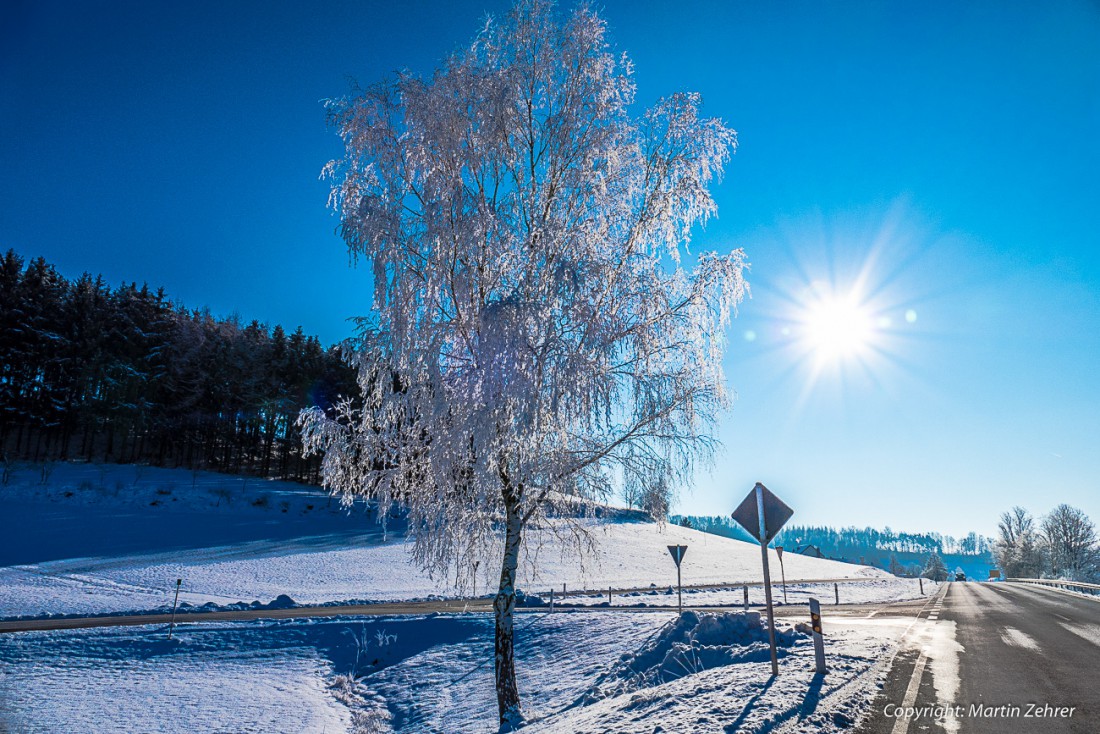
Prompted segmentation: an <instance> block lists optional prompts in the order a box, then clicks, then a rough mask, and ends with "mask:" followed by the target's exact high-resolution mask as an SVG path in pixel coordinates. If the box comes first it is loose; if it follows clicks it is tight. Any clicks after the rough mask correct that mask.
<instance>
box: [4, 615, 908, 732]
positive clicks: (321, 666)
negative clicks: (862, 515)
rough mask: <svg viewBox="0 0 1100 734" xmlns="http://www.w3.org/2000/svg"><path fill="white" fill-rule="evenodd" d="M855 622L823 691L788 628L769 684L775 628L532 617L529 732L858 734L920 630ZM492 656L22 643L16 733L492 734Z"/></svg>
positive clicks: (244, 627)
mask: <svg viewBox="0 0 1100 734" xmlns="http://www.w3.org/2000/svg"><path fill="white" fill-rule="evenodd" d="M844 624H845V625H847V626H834V627H833V628H829V629H827V635H828V637H827V639H828V647H827V651H828V655H829V664H830V673H829V674H828V675H826V676H824V677H823V678H822V677H815V676H814V675H813V652H812V646H811V644H810V642H809V637H808V636H807V635H806V634H804V633H798V632H796V631H794V630H783V629H782V628H781V638H782V640H781V643H782V644H781V647H780V654H781V661H780V665H781V672H780V676H779V677H778V678H777V679H775V680H774V681H773V682H771V683H769V680H770V675H769V673H770V671H769V667H768V666H769V663H768V649H767V644H766V642H765V639H766V638H765V633H764V628H763V626H762V625H761V624H760V620H759V615H757V614H752V613H750V614H749V615H747V617H746V616H745V615H741V614H726V615H720V616H715V615H707V614H701V615H695V614H693V613H691V612H688V613H686V614H685V615H684V618H683V620H680V621H677V619H676V616H675V615H674V614H668V613H643V614H639V613H627V612H605V613H596V612H584V611H572V612H556V613H553V614H525V615H521V617H520V618H519V620H518V622H517V626H518V634H517V642H516V644H517V660H518V662H517V669H518V675H519V681H520V686H521V691H522V693H523V697H524V707H525V713H526V715H527V717H528V718H529V720H531V721H532V725H531V726H530V727H529V728H528V730H529V731H531V732H533V733H534V732H565V733H569V734H579V733H580V732H592V733H594V734H598V733H601V732H641V731H645V732H653V731H663V732H684V731H697V732H710V731H714V732H720V731H724V730H728V731H734V730H736V731H745V732H751V731H760V730H773V727H775V726H776V725H777V724H786V725H789V726H792V727H796V728H799V729H802V730H807V729H808V730H812V731H822V732H830V731H840V730H844V729H846V728H848V727H849V726H850V725H851V724H852V723H853V722H854V721H855V720H856V719H857V718H858V716H859V712H860V710H861V708H862V707H863V706H864V705H865V703H866V701H867V700H869V698H870V697H871V696H872V695H873V694H874V692H875V691H876V690H877V684H878V681H879V678H880V676H881V674H882V673H883V672H884V666H883V662H884V660H885V659H886V657H887V656H888V655H889V652H890V650H891V648H892V646H893V645H894V644H896V641H897V638H898V636H899V635H900V633H901V631H902V629H903V625H900V624H899V623H898V622H892V623H891V622H888V621H883V620H860V621H852V622H846V623H844ZM491 651H492V620H491V619H490V618H489V617H487V616H484V615H478V616H473V615H468V616H449V615H442V616H430V617H414V618H408V617H404V618H399V617H392V618H378V617H371V618H348V619H340V620H293V621H278V622H272V621H260V622H249V623H234V624H213V623H196V624H189V625H186V626H184V627H182V628H178V629H177V634H176V637H175V639H174V640H172V641H171V642H169V641H168V640H166V639H165V630H164V629H163V628H159V627H157V628H154V627H142V628H128V629H109V630H94V631H79V632H34V633H22V634H19V635H6V636H4V637H0V663H2V666H3V670H4V673H3V675H0V700H2V701H3V702H4V704H5V705H4V707H3V708H0V731H13V732H25V733H26V734H39V733H41V734H47V733H52V732H61V731H74V732H75V731H79V732H97V733H99V734H129V733H130V732H135V731H141V732H173V733H174V732H180V733H183V732H194V731H205V732H302V733H313V734H322V733H324V732H329V733H331V732H344V731H347V732H352V733H353V734H364V733H365V732H389V731H394V732H409V733H412V732H441V733H443V734H459V733H461V732H491V731H494V730H495V728H496V727H495V725H494V723H493V722H494V721H495V718H496V701H495V698H494V693H493V685H492V653H491ZM352 674H354V679H355V680H354V682H352V681H351V678H350V677H345V676H351V675H352ZM5 726H6V727H7V729H5ZM730 727H732V728H730Z"/></svg>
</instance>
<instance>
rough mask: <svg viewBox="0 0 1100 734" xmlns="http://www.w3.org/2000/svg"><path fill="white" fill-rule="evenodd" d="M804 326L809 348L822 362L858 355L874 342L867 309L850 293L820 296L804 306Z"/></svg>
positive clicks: (871, 323)
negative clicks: (805, 309)
mask: <svg viewBox="0 0 1100 734" xmlns="http://www.w3.org/2000/svg"><path fill="white" fill-rule="evenodd" d="M804 325H805V338H806V340H807V342H808V344H809V346H810V348H811V349H812V351H813V352H814V353H815V354H817V355H818V357H820V358H823V359H829V360H832V359H841V358H846V357H853V356H858V355H859V354H860V353H862V352H864V351H865V350H866V349H867V348H868V346H869V345H870V344H871V342H872V340H873V339H874V332H875V324H874V320H873V319H872V317H871V314H870V313H869V310H868V309H867V308H866V307H864V306H862V305H861V304H860V303H859V302H858V300H857V299H856V298H855V297H854V296H853V295H851V294H849V295H845V296H833V295H830V296H824V297H822V298H819V299H817V300H815V301H814V302H813V303H810V304H808V308H807V311H806V314H805V319H804Z"/></svg>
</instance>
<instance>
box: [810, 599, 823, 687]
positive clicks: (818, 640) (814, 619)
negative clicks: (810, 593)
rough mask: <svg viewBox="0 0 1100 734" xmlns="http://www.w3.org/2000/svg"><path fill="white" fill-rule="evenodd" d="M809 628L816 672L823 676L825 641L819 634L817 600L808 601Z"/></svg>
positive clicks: (818, 605) (819, 620)
mask: <svg viewBox="0 0 1100 734" xmlns="http://www.w3.org/2000/svg"><path fill="white" fill-rule="evenodd" d="M810 627H812V628H813V637H814V662H815V664H816V671H817V673H819V674H820V675H824V674H825V670H826V668H825V639H824V637H822V633H821V602H819V601H818V600H817V599H810Z"/></svg>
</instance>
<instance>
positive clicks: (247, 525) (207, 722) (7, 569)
mask: <svg viewBox="0 0 1100 734" xmlns="http://www.w3.org/2000/svg"><path fill="white" fill-rule="evenodd" d="M0 499H2V501H3V503H4V507H5V512H4V513H2V514H0V617H9V618H10V617H17V616H25V615H40V614H78V613H109V612H121V611H128V610H149V609H157V608H163V607H165V606H168V605H169V604H170V603H171V594H172V591H173V590H174V586H175V579H177V578H182V579H183V592H182V594H181V601H184V602H187V603H189V604H193V605H194V604H203V603H206V602H214V603H216V604H229V603H233V602H237V601H251V600H254V599H255V600H263V601H268V600H272V599H275V598H276V597H277V596H279V595H283V594H285V595H289V596H290V597H293V599H294V600H296V601H297V602H299V603H323V602H332V601H340V600H353V599H354V600H378V601H382V600H401V599H412V598H425V597H428V596H429V595H455V594H456V593H457V592H456V591H455V586H454V579H450V580H433V579H432V578H430V577H429V576H428V575H427V574H425V573H423V572H421V571H419V570H418V569H417V568H416V567H415V566H414V564H413V563H412V562H411V559H410V556H409V549H408V547H407V546H406V545H405V544H404V543H403V542H402V541H401V539H400V538H398V537H394V536H393V534H392V532H391V534H390V536H389V537H386V536H385V535H384V534H383V532H382V530H381V528H380V527H379V526H378V525H377V523H376V519H377V518H375V517H373V516H371V515H370V514H369V513H368V512H367V510H366V509H365V508H364V507H357V508H353V509H352V510H350V511H348V510H346V509H343V508H340V507H339V505H338V503H337V502H335V501H330V500H329V498H328V497H327V496H326V495H324V494H322V493H319V492H317V491H316V490H311V489H309V488H306V487H301V486H298V485H294V484H288V483H281V482H265V481H261V480H257V479H248V480H246V479H242V478H239V477H226V476H222V475H216V474H208V473H203V472H190V471H170V470H158V469H153V468H140V467H98V466H89V465H59V466H57V467H56V468H54V470H53V471H52V473H50V474H49V476H48V477H46V478H45V481H43V476H42V473H41V472H40V470H38V469H37V468H34V467H26V468H23V469H22V470H21V471H19V472H17V473H16V474H15V476H14V477H13V478H12V480H11V481H10V482H9V483H8V484H7V485H6V486H2V487H0ZM589 530H590V532H591V534H592V537H593V538H594V540H595V541H596V542H597V547H596V551H595V553H594V554H593V555H592V556H591V557H589V558H587V559H586V560H585V561H584V563H581V562H579V560H578V559H577V558H576V557H575V556H574V555H573V554H572V553H571V552H562V551H561V549H560V547H558V546H555V545H554V544H553V542H552V540H550V539H549V534H548V533H547V534H546V536H545V537H543V538H541V539H540V538H538V537H536V538H535V540H536V541H539V540H542V541H543V542H542V544H541V546H539V544H538V543H537V542H536V544H535V546H536V547H537V548H538V550H537V561H538V569H537V571H538V574H537V575H536V574H535V573H534V571H535V569H534V567H533V565H534V564H533V563H532V562H530V561H532V559H533V553H534V551H533V553H532V557H531V558H529V559H528V560H529V562H528V563H527V564H526V566H525V567H524V569H523V578H522V580H521V586H522V588H524V589H526V590H527V591H528V592H531V593H543V594H544V593H545V591H546V590H547V589H549V588H551V587H553V588H556V589H559V590H560V589H561V586H562V584H565V585H566V587H567V588H568V589H569V590H576V589H584V588H588V589H592V590H593V593H591V594H588V595H580V596H571V597H569V598H568V599H567V600H566V603H567V604H568V605H570V606H572V607H574V608H572V609H559V610H558V611H556V612H555V613H553V614H550V613H546V612H544V611H542V610H536V611H534V612H530V613H525V614H522V615H520V616H519V618H518V620H517V628H518V630H519V631H518V636H517V660H518V676H519V682H520V687H521V692H522V695H523V700H524V710H525V713H526V715H527V716H528V718H529V720H530V721H531V722H532V723H531V726H530V730H531V731H533V732H542V731H546V732H637V731H645V732H657V731H661V732H679V731H701V732H706V731H723V730H733V729H728V727H733V728H734V729H736V730H738V731H763V730H767V731H773V730H783V728H784V727H793V729H792V730H797V729H803V728H809V729H810V730H813V731H834V730H838V731H839V730H843V729H845V728H848V727H849V726H850V725H851V724H852V723H853V722H854V721H855V720H856V719H857V718H858V715H859V712H860V710H861V707H862V706H863V705H864V704H865V702H866V701H867V700H868V698H869V697H870V696H871V695H872V694H873V692H874V691H875V690H876V686H877V682H878V680H879V678H880V676H881V674H882V673H883V672H884V665H885V661H886V660H887V659H888V658H889V655H890V652H891V650H893V649H894V648H895V647H896V645H897V642H898V639H899V637H900V635H901V632H902V626H899V623H898V622H896V621H891V620H883V619H881V618H879V619H866V620H844V621H837V622H835V623H831V626H829V627H828V629H827V635H828V638H827V639H828V645H829V655H830V666H831V672H830V673H829V675H828V676H826V677H824V678H819V677H814V676H813V675H812V650H811V647H810V644H809V641H808V639H809V638H808V637H807V636H806V635H805V634H800V633H798V632H796V631H787V632H784V634H783V635H782V637H783V639H784V642H785V644H784V646H783V647H782V650H781V652H782V660H781V666H782V674H781V676H780V677H779V678H777V679H775V680H774V681H772V682H770V683H769V675H768V672H769V671H768V663H767V647H766V644H765V643H764V642H763V637H762V634H763V628H762V626H761V625H760V622H759V617H758V615H756V614H754V613H750V614H749V615H748V616H745V615H741V614H731V613H724V614H721V615H719V616H714V615H711V614H709V613H699V614H696V613H694V612H689V613H686V614H685V615H684V617H683V618H682V619H679V620H678V618H677V616H676V615H675V614H673V613H670V612H669V611H652V610H647V611H628V610H626V609H624V610H622V611H615V610H598V611H597V610H586V609H585V607H586V606H591V605H596V604H604V603H606V596H605V594H606V589H607V587H608V586H612V587H614V588H615V589H627V588H631V587H640V588H644V589H648V590H646V591H640V592H631V593H617V594H613V597H612V604H613V605H614V606H616V607H618V606H620V605H621V606H623V607H639V606H643V605H645V606H650V607H653V606H664V607H670V606H673V605H675V604H676V595H675V593H673V592H672V591H671V587H672V586H673V585H674V584H675V580H676V569H675V565H674V564H673V562H672V560H671V558H670V557H669V555H668V552H667V550H666V546H667V545H669V544H674V543H678V544H685V545H687V546H688V552H687V556H686V558H685V560H684V565H683V581H684V583H685V584H724V585H725V586H723V587H722V588H718V589H707V590H700V591H688V592H686V593H685V599H684V601H685V604H688V605H700V606H703V605H730V604H732V605H737V604H740V603H741V600H742V591H741V587H740V586H739V585H738V584H740V583H752V582H756V581H759V580H760V568H759V565H760V555H759V548H758V547H757V546H753V545H749V544H746V543H741V542H739V541H734V540H728V539H723V538H719V537H716V536H710V535H705V534H703V533H699V532H697V531H693V530H688V529H684V528H680V527H676V526H668V525H664V526H659V525H657V524H654V523H648V522H639V521H629V520H628V519H623V518H619V519H618V520H617V521H612V522H607V523H602V524H596V523H592V524H590V526H589ZM775 561H776V559H775V557H774V555H773V573H775V572H777V571H778V563H777V562H775ZM784 563H785V571H786V575H787V578H788V579H790V580H791V583H789V584H788V588H787V597H788V603H790V604H800V603H803V602H804V601H805V599H806V598H807V597H809V596H812V595H816V596H817V597H818V598H820V599H822V601H823V602H825V603H826V604H829V603H831V601H832V594H833V585H832V583H831V582H823V581H821V580H824V579H851V581H849V582H848V583H841V584H840V586H839V589H840V593H841V601H842V602H848V603H850V602H864V601H889V600H894V599H904V598H913V597H916V596H918V595H919V591H918V589H917V587H916V584H915V582H912V581H908V580H901V579H895V578H893V577H891V576H889V575H887V574H885V573H883V572H881V571H876V570H875V569H871V568H867V567H860V566H852V565H848V564H842V563H837V562H832V561H823V560H818V559H812V558H806V557H801V556H792V555H787V556H785V558H784ZM492 565H493V564H492V562H491V559H487V560H486V562H485V563H484V564H483V565H482V566H481V572H482V576H481V577H480V578H479V579H478V581H477V590H478V592H479V593H485V592H487V591H488V590H489V589H490V587H489V585H488V579H489V577H490V576H491V575H492ZM776 576H778V573H776ZM815 580H816V581H818V583H814V581H815ZM595 590H599V591H598V592H597V591H595ZM928 591H931V589H929V590H928ZM775 595H776V599H777V600H778V601H781V600H782V591H781V589H780V588H779V587H778V585H777V587H776V590H775ZM750 600H751V601H752V603H754V604H756V603H759V602H760V601H761V600H762V592H761V589H760V588H759V587H750ZM492 624H493V623H492V619H491V618H490V617H488V616H485V615H432V616H427V617H423V616H421V617H370V618H341V619H323V620H322V619H304V620H287V621H257V622H247V623H244V622H242V623H220V624H219V623H213V622H194V623H188V624H185V625H182V626H178V627H177V630H176V635H175V639H173V640H172V641H168V640H167V639H166V630H165V629H164V628H162V627H138V628H125V629H97V630H77V631H66V632H33V633H16V634H5V635H2V636H0V704H2V705H0V732H5V733H6V732H8V731H11V732H59V731H66V732H68V731H73V732H85V731H86V732H105V733H110V732H120V733H121V732H133V731H142V732H172V733H176V732H178V733H180V734H183V733H185V732H186V733H190V732H194V731H210V732H320V733H323V734H331V733H332V732H351V733H352V734H364V733H367V732H389V731H395V732H446V733H448V734H451V733H457V732H489V731H493V730H495V726H494V725H493V722H494V721H495V716H496V714H495V707H496V703H495V697H494V692H493V686H492Z"/></svg>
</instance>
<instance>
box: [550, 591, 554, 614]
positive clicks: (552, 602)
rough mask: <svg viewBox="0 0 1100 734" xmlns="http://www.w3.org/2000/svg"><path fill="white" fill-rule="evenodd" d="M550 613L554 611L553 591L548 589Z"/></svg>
mask: <svg viewBox="0 0 1100 734" xmlns="http://www.w3.org/2000/svg"><path fill="white" fill-rule="evenodd" d="M550 611H551V612H552V611H554V590H553V589H550Z"/></svg>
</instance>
